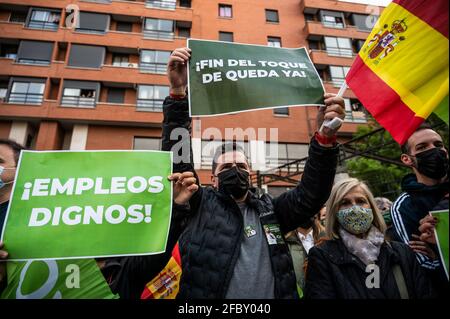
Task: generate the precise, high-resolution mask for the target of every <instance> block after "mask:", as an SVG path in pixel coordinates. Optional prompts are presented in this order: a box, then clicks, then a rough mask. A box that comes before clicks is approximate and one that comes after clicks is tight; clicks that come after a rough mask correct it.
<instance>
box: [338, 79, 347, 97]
mask: <svg viewBox="0 0 450 319" xmlns="http://www.w3.org/2000/svg"><path fill="white" fill-rule="evenodd" d="M347 88H348V86H347V83H346V82H345V80H344V82H343V83H342V85H341V87H340V88H339V92H338V93H337V95H336V96H337V97H342V96H343V95H344V93H345V91H347Z"/></svg>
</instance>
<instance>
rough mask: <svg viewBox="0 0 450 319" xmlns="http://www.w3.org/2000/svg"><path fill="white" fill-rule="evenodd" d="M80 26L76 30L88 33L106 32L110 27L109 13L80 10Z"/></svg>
mask: <svg viewBox="0 0 450 319" xmlns="http://www.w3.org/2000/svg"><path fill="white" fill-rule="evenodd" d="M79 19H80V21H79V26H78V27H77V28H76V31H79V32H86V33H100V34H103V33H105V32H106V31H107V30H108V28H109V15H107V14H100V13H91V12H80V15H79Z"/></svg>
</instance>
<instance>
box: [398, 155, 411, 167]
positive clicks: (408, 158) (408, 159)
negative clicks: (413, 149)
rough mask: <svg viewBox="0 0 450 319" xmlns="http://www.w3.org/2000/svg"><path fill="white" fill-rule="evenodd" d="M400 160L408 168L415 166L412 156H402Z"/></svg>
mask: <svg viewBox="0 0 450 319" xmlns="http://www.w3.org/2000/svg"><path fill="white" fill-rule="evenodd" d="M400 160H401V161H402V163H403V164H405V165H406V166H409V167H413V166H414V160H413V159H412V158H411V156H410V155H408V154H402V155H401V156H400Z"/></svg>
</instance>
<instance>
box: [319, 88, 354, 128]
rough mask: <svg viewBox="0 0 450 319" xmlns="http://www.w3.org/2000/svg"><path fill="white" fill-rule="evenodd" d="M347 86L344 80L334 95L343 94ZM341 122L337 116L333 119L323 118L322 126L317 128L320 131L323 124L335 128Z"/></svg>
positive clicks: (339, 95) (340, 95)
mask: <svg viewBox="0 0 450 319" xmlns="http://www.w3.org/2000/svg"><path fill="white" fill-rule="evenodd" d="M347 88H348V86H347V83H346V82H345V80H344V82H343V83H342V85H341V87H340V88H339V92H338V93H337V94H336V97H342V96H343V95H344V93H345V91H346V90H347ZM343 122H344V121H343V120H341V119H340V118H338V117H335V118H334V119H333V120H325V121H323V123H322V126H321V127H320V129H319V132H321V131H322V130H323V128H324V127H325V126H326V127H328V128H330V129H336V128H338V127H339V126H341V125H342V123H343Z"/></svg>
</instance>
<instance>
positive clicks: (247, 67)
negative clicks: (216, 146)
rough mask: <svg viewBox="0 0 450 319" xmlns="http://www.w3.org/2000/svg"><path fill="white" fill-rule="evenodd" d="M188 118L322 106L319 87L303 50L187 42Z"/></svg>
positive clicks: (311, 65)
mask: <svg viewBox="0 0 450 319" xmlns="http://www.w3.org/2000/svg"><path fill="white" fill-rule="evenodd" d="M188 47H189V48H190V49H192V52H191V59H190V61H189V64H188V90H189V105H190V115H191V116H211V115H219V114H229V113H239V112H244V111H251V110H257V109H267V108H275V107H286V106H295V105H321V104H323V95H324V92H325V90H324V87H323V83H322V80H321V79H320V77H319V74H318V73H317V71H316V69H315V68H314V65H313V63H312V62H311V59H310V58H309V56H308V52H307V51H306V49H305V48H298V49H282V48H275V47H268V46H261V45H250V44H236V43H230V42H218V41H207V40H193V39H188Z"/></svg>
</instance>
